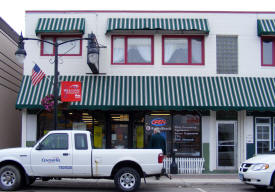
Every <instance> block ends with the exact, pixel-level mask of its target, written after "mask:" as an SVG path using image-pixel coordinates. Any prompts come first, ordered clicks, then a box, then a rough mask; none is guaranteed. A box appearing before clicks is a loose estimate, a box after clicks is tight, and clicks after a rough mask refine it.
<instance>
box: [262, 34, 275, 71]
mask: <svg viewBox="0 0 275 192" xmlns="http://www.w3.org/2000/svg"><path fill="white" fill-rule="evenodd" d="M265 39H269V40H272V65H268V64H264V52H263V51H264V48H263V40H265ZM261 66H264V67H275V38H274V37H262V38H261Z"/></svg>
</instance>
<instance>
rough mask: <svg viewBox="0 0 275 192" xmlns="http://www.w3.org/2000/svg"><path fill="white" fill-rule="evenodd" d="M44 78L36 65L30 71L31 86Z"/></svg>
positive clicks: (43, 74)
mask: <svg viewBox="0 0 275 192" xmlns="http://www.w3.org/2000/svg"><path fill="white" fill-rule="evenodd" d="M44 77H45V73H44V72H43V71H42V70H41V69H40V68H39V66H38V65H37V64H35V65H34V67H33V69H32V85H33V86H35V85H36V84H38V83H39V82H40V81H41V80H42V79H43V78H44Z"/></svg>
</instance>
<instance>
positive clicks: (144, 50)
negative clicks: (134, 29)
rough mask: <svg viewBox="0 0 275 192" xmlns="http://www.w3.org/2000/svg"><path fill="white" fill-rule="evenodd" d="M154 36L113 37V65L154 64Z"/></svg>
mask: <svg viewBox="0 0 275 192" xmlns="http://www.w3.org/2000/svg"><path fill="white" fill-rule="evenodd" d="M153 55H154V54H153V36H112V64H129V65H131V64H138V65H152V64H153Z"/></svg>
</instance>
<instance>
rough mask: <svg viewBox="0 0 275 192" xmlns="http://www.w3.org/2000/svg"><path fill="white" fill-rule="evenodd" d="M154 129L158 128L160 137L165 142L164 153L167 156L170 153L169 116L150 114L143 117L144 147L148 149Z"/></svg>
mask: <svg viewBox="0 0 275 192" xmlns="http://www.w3.org/2000/svg"><path fill="white" fill-rule="evenodd" d="M154 128H159V129H160V132H161V135H162V136H163V137H164V138H165V140H166V151H167V154H168V155H169V154H170V152H171V146H172V138H171V133H172V131H171V130H172V129H171V115H170V114H150V115H146V116H145V141H144V143H145V147H146V148H148V146H149V142H150V138H151V136H152V134H153V130H154Z"/></svg>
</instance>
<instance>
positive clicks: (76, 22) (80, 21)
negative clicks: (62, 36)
mask: <svg viewBox="0 0 275 192" xmlns="http://www.w3.org/2000/svg"><path fill="white" fill-rule="evenodd" d="M84 31H85V19H84V18H39V19H38V22H37V26H36V29H35V32H36V34H38V33H81V34H83V33H84Z"/></svg>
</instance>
